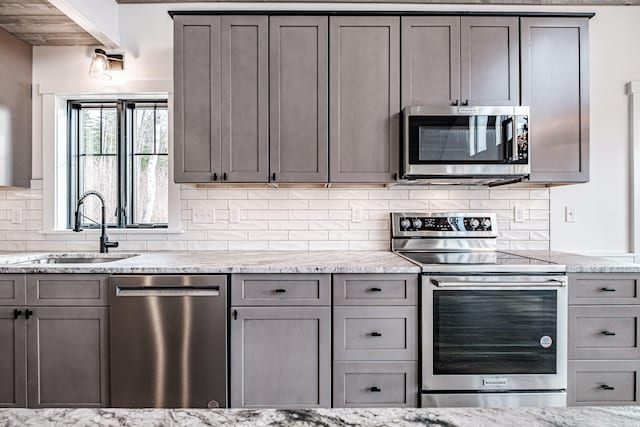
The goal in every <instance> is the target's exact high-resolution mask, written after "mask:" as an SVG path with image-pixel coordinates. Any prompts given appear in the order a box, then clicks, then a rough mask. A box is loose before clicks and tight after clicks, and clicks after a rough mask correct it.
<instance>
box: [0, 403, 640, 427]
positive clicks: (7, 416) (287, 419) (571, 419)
mask: <svg viewBox="0 0 640 427" xmlns="http://www.w3.org/2000/svg"><path fill="white" fill-rule="evenodd" d="M0 425H2V426H77V425H82V426H154V427H155V426H185V425H189V426H225V427H227V426H242V427H253V426H278V427H282V426H291V427H307V426H309V427H311V426H313V427H315V426H322V427H333V426H341V427H342V426H349V427H356V426H370V427H382V426H394V427H410V426H411V427H413V426H439V427H442V426H447V427H483V426H492V427H502V426H504V427H506V426H509V427H511V426H528V427H536V426H549V427H551V426H566V427H569V426H576V427H578V426H579V427H591V426H593V427H596V426H598V427H601V426H607V427H626V426H638V425H640V407H574V408H513V409H508V408H501V409H489V408H423V409H396V408H379V409H305V410H276V409H2V410H0Z"/></svg>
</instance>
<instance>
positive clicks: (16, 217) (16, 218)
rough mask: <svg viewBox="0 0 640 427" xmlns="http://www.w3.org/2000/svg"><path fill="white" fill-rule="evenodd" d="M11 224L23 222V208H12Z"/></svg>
mask: <svg viewBox="0 0 640 427" xmlns="http://www.w3.org/2000/svg"><path fill="white" fill-rule="evenodd" d="M11 224H22V209H19V208H14V209H11Z"/></svg>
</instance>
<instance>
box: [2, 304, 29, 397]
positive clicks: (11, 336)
mask: <svg viewBox="0 0 640 427" xmlns="http://www.w3.org/2000/svg"><path fill="white" fill-rule="evenodd" d="M18 311H20V314H21V313H22V312H23V311H24V307H0V378H1V380H0V407H3V408H24V407H25V406H26V404H27V390H26V384H27V366H26V363H27V357H26V351H27V346H26V342H25V320H24V317H23V316H19V317H17V316H16V314H18Z"/></svg>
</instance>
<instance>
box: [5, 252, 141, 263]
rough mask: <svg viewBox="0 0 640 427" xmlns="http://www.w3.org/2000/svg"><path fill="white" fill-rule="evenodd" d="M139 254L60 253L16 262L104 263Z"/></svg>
mask: <svg viewBox="0 0 640 427" xmlns="http://www.w3.org/2000/svg"><path fill="white" fill-rule="evenodd" d="M136 256H138V255H137V254H133V255H132V254H128V255H116V256H104V255H102V254H95V255H94V254H60V255H46V256H43V257H39V258H31V259H26V260H24V261H18V262H16V263H14V264H102V263H105V262H114V261H120V260H123V259H129V258H133V257H136Z"/></svg>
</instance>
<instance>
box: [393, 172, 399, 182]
mask: <svg viewBox="0 0 640 427" xmlns="http://www.w3.org/2000/svg"><path fill="white" fill-rule="evenodd" d="M393 180H394V181H397V180H398V172H394V173H393Z"/></svg>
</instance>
